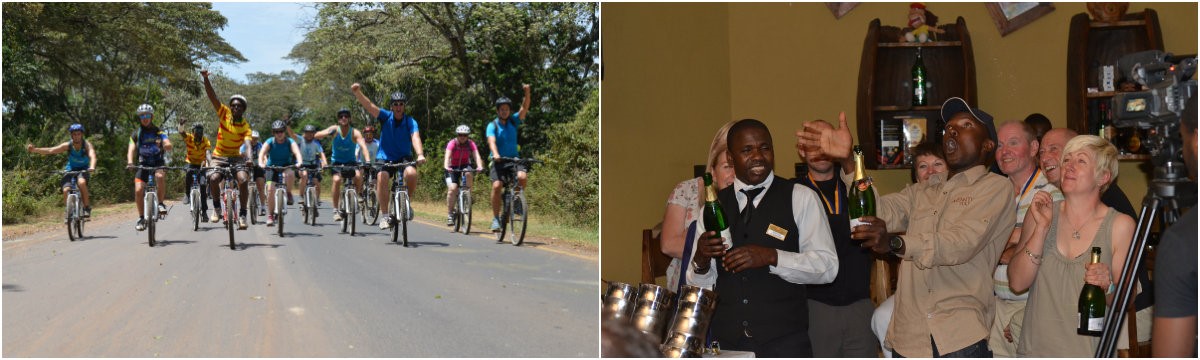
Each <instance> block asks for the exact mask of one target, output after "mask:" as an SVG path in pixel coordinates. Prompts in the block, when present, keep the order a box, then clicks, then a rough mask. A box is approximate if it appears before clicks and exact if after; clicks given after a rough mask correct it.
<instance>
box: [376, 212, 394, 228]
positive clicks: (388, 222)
mask: <svg viewBox="0 0 1200 360" xmlns="http://www.w3.org/2000/svg"><path fill="white" fill-rule="evenodd" d="M392 221H394V220H393V219H392V216H391V215H388V214H383V218H381V219H379V230H387V229H391V228H392Z"/></svg>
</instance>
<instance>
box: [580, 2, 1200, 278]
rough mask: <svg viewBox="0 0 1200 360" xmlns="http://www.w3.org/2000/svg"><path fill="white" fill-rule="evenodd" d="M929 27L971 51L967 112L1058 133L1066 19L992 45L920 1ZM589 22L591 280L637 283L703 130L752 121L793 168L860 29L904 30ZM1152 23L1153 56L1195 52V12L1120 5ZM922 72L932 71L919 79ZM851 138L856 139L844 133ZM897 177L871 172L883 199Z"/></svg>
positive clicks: (767, 9)
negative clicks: (1032, 121) (933, 22)
mask: <svg viewBox="0 0 1200 360" xmlns="http://www.w3.org/2000/svg"><path fill="white" fill-rule="evenodd" d="M928 5H929V9H930V10H931V11H933V12H934V13H935V14H937V15H938V17H939V21H940V22H941V23H950V22H953V21H955V19H956V18H957V17H959V16H961V17H963V18H964V19H965V20H966V23H967V27H968V29H969V31H970V33H971V39H972V42H973V46H974V54H975V67H976V77H977V79H978V90H979V106H980V108H982V109H983V110H985V111H987V112H989V113H991V114H992V115H993V116H995V117H996V120H997V121H998V122H1002V121H1004V120H1010V119H1015V120H1020V119H1024V118H1025V116H1026V115H1028V114H1030V113H1034V112H1040V113H1042V114H1045V115H1046V116H1047V117H1049V118H1050V119H1051V122H1053V123H1054V125H1055V127H1062V126H1065V124H1066V120H1065V117H1066V105H1065V104H1066V73H1065V71H1066V67H1065V64H1066V53H1067V52H1066V45H1067V34H1068V31H1069V29H1068V27H1069V24H1070V19H1071V16H1074V15H1075V14H1077V13H1081V12H1086V9H1085V8H1084V3H1055V7H1056V10H1055V11H1054V12H1051V13H1050V14H1048V15H1046V16H1044V17H1042V18H1040V19H1038V20H1036V21H1034V22H1033V23H1031V24H1029V25H1027V26H1025V27H1024V28H1021V29H1019V30H1017V31H1016V32H1013V33H1010V34H1009V35H1008V36H1005V37H1000V34H999V32H998V31H997V30H996V27H995V26H994V25H993V23H992V20H991V17H990V16H989V15H988V13H987V11H986V10H985V8H984V6H983V5H982V3H930V4H928ZM602 7H603V9H602V14H603V24H602V26H603V28H602V32H603V33H602V41H603V47H602V52H603V55H602V57H603V65H604V78H603V79H602V81H601V86H602V89H603V90H602V91H603V103H602V120H601V131H602V132H601V146H602V149H603V150H602V163H601V169H602V171H603V173H602V176H601V187H602V194H601V195H602V198H601V204H602V205H601V206H602V214H601V216H602V221H601V238H602V260H601V267H602V270H601V276H602V277H603V278H604V279H608V280H618V281H627V282H637V280H638V279H639V277H640V275H639V274H640V268H639V256H640V255H639V254H640V251H641V246H640V244H641V229H643V228H649V227H651V226H654V224H655V223H657V222H659V221H661V220H662V212H663V209H664V208H665V201H666V197H667V195H668V194H669V193H670V191H671V189H672V187H673V186H674V184H676V183H677V182H679V181H681V180H683V179H685V178H688V177H690V176H691V174H692V170H691V169H692V165H694V164H702V163H703V162H704V158H705V156H706V153H707V147H708V144H709V142H710V141H711V139H712V136H713V133H714V132H715V131H716V128H717V127H719V126H720V125H721V124H723V123H724V122H725V121H729V120H733V119H741V118H756V119H759V120H762V121H763V122H764V123H766V124H767V125H768V126H769V127H770V128H771V130H772V136H773V138H774V140H775V146H776V153H775V164H776V171H777V172H778V173H779V174H780V175H782V176H786V177H791V176H792V173H793V171H792V164H793V163H795V162H797V161H799V158H798V156H797V155H796V153H795V151H794V150H793V149H794V147H793V145H794V144H795V136H794V135H793V134H794V132H795V130H796V129H797V128H798V127H799V125H800V123H801V122H803V121H807V120H812V119H818V118H822V119H826V120H831V121H836V119H837V114H838V112H839V111H846V114H847V116H848V118H849V119H850V122H851V127H852V128H854V131H857V129H856V124H854V120H855V119H856V114H855V110H854V106H855V102H856V96H857V95H856V94H857V87H858V71H859V69H858V67H859V61H860V57H861V54H862V45H863V39H864V37H865V36H866V30H867V24H868V23H869V22H870V21H871V20H872V19H875V18H879V19H880V21H881V23H882V24H884V25H893V26H900V25H902V24H903V23H904V22H905V19H906V15H907V9H908V3H864V4H860V5H859V6H858V7H856V8H855V9H854V10H852V11H851V12H850V13H849V14H847V15H846V16H844V17H842V18H841V19H840V20H838V19H834V18H833V16H832V15H831V14H830V12H829V10H828V9H827V8H826V7H825V5H824V4H822V3H801V4H782V3H779V4H776V3H772V4H626V3H606V4H603V5H602ZM1145 8H1152V9H1155V10H1156V11H1157V12H1158V16H1159V22H1160V24H1161V27H1162V31H1163V41H1164V43H1165V46H1166V50H1167V51H1169V52H1173V53H1176V54H1194V53H1196V48H1197V46H1196V43H1197V22H1196V12H1197V6H1196V3H1133V4H1131V6H1130V9H1129V11H1130V12H1138V11H1141V10H1142V9H1145ZM931 71H935V70H934V69H931ZM855 134H856V136H857V132H855ZM1138 166H1139V163H1136V162H1124V163H1122V164H1121V167H1120V171H1121V174H1122V175H1121V176H1120V178H1119V180H1118V181H1119V184H1120V186H1121V187H1122V188H1123V189H1125V192H1126V193H1127V194H1128V195H1129V197H1130V198H1131V200H1132V202H1133V204H1134V205H1135V206H1140V199H1141V196H1142V195H1144V194H1145V191H1146V179H1147V177H1148V175H1146V173H1145V172H1144V171H1142V170H1140V169H1139V168H1138ZM908 174H909V173H908V170H887V171H884V170H880V171H872V173H871V175H872V176H874V177H875V179H876V184H877V185H876V186H878V187H879V189H880V191H882V192H884V193H888V192H893V191H896V190H898V189H900V188H901V187H902V186H903V185H904V184H907V183H908V181H909V175H908Z"/></svg>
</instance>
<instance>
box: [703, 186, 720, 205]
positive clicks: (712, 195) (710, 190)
mask: <svg viewBox="0 0 1200 360" xmlns="http://www.w3.org/2000/svg"><path fill="white" fill-rule="evenodd" d="M704 195H705V196H704V198H705V201H706V202H715V201H717V190H716V185H713V184H709V185H707V186H705V187H704Z"/></svg>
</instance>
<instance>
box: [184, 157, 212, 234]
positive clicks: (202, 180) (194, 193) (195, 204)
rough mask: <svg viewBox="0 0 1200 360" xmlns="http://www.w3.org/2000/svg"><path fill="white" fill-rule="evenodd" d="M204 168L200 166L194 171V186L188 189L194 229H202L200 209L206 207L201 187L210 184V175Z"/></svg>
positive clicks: (189, 209)
mask: <svg viewBox="0 0 1200 360" xmlns="http://www.w3.org/2000/svg"><path fill="white" fill-rule="evenodd" d="M202 169H203V168H198V169H195V170H196V171H194V172H192V188H191V190H188V211H190V212H191V214H192V231H200V221H201V217H200V209H203V208H204V202H203V201H201V199H200V189H202V186H208V177H207V176H204V174H203V170H202Z"/></svg>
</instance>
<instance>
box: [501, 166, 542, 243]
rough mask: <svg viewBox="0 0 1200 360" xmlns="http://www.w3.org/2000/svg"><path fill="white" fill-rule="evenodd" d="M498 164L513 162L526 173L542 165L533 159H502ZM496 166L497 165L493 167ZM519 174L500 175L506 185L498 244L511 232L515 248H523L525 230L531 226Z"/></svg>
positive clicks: (511, 239)
mask: <svg viewBox="0 0 1200 360" xmlns="http://www.w3.org/2000/svg"><path fill="white" fill-rule="evenodd" d="M497 162H512V163H515V164H517V165H522V166H524V167H525V171H526V173H528V172H529V171H530V170H533V164H536V163H540V162H541V161H540V160H536V159H533V158H525V159H521V158H506V157H501V158H498V159H497ZM493 166H495V165H493ZM516 176H517V172H516V171H515V170H514V171H503V172H502V174H501V175H500V182H502V183H504V193H503V194H502V195H501V196H503V199H504V203H503V204H502V205H501V209H500V231H499V232H497V233H496V242H504V236H505V235H506V234H507V233H508V232H509V231H510V229H511V232H512V234H507V235H512V236H511V237H509V239H508V241H509V242H511V243H512V244H513V246H521V244H522V243H524V242H525V228H526V227H527V226H528V225H529V202H528V201H526V199H525V191H524V189H522V188H521V183H520V182H519V181H517V178H516Z"/></svg>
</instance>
